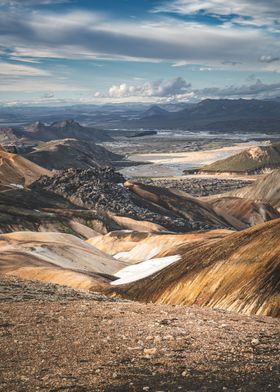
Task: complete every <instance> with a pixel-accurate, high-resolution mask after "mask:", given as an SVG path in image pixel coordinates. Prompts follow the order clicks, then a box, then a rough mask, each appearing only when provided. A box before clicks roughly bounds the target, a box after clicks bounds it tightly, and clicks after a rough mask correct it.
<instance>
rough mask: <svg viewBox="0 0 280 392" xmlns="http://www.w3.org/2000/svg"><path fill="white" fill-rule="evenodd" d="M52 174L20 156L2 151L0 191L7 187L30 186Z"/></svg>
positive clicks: (0, 155) (0, 152) (0, 156)
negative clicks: (42, 177)
mask: <svg viewBox="0 0 280 392" xmlns="http://www.w3.org/2000/svg"><path fill="white" fill-rule="evenodd" d="M50 175H51V172H50V171H49V170H46V169H44V168H43V167H41V166H38V165H37V164H35V163H33V162H30V161H29V160H28V159H25V158H23V157H22V156H20V155H17V154H12V153H8V152H6V151H3V150H0V190H2V189H5V188H6V187H10V186H14V185H21V186H28V185H30V184H31V183H32V182H34V181H36V180H38V178H40V177H41V176H50Z"/></svg>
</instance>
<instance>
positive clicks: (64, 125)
mask: <svg viewBox="0 0 280 392" xmlns="http://www.w3.org/2000/svg"><path fill="white" fill-rule="evenodd" d="M22 134H23V135H24V136H27V137H29V138H32V139H35V140H42V141H50V140H57V139H67V138H74V139H78V140H88V141H93V142H102V141H107V140H111V138H110V136H109V135H108V134H107V133H106V132H105V131H104V130H101V129H96V128H93V127H84V126H82V125H81V124H79V123H78V122H76V121H74V120H64V121H58V122H54V123H52V124H51V125H46V124H44V123H41V122H39V121H37V122H35V123H33V124H30V125H28V126H26V127H25V129H24V131H23V132H22Z"/></svg>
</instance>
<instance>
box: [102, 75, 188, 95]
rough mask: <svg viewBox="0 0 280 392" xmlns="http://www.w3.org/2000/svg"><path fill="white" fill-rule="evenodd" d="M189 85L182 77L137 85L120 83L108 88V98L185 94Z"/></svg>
mask: <svg viewBox="0 0 280 392" xmlns="http://www.w3.org/2000/svg"><path fill="white" fill-rule="evenodd" d="M190 87H191V84H190V83H187V82H186V81H185V80H184V79H183V78H181V77H177V78H174V79H171V80H167V81H166V80H157V81H148V82H145V83H143V84H138V85H128V84H126V83H122V84H119V85H113V86H112V87H110V88H109V91H108V96H109V97H110V98H125V97H142V98H144V97H145V98H146V97H172V96H175V95H178V94H185V93H186V92H187V91H188V90H189V88H190Z"/></svg>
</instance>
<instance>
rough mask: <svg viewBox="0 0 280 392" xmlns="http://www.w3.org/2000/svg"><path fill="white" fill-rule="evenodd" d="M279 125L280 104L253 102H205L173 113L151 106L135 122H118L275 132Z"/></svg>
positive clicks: (124, 124) (129, 124)
mask: <svg viewBox="0 0 280 392" xmlns="http://www.w3.org/2000/svg"><path fill="white" fill-rule="evenodd" d="M279 123H280V102H277V101H260V100H255V99H252V100H245V99H236V100H234V99H217V100H215V99H206V100H204V101H201V102H199V103H197V104H194V105H188V106H187V107H186V108H185V109H183V110H179V111H176V112H169V111H167V110H164V109H162V108H161V107H158V106H153V107H151V108H150V109H148V110H147V111H145V112H143V113H142V114H141V115H140V116H139V117H138V119H131V120H128V121H122V122H121V124H123V126H124V127H126V128H133V127H134V128H148V129H153V128H159V129H183V130H192V131H193V130H198V131H201V130H204V131H211V132H234V131H244V132H249V131H252V132H274V133H276V132H279Z"/></svg>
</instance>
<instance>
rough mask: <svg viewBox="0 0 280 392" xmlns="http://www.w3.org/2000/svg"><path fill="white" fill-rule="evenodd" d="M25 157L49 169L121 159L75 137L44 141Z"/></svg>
mask: <svg viewBox="0 0 280 392" xmlns="http://www.w3.org/2000/svg"><path fill="white" fill-rule="evenodd" d="M25 157H26V158H28V159H29V160H30V161H32V162H35V163H37V164H38V165H41V166H43V167H45V168H46V169H49V170H51V169H55V170H64V169H69V168H71V167H73V168H76V169H78V168H80V169H87V168H90V167H96V166H110V165H111V164H114V163H116V164H117V162H120V161H121V160H122V159H123V157H122V156H121V155H118V154H114V153H112V152H110V151H108V150H106V149H105V148H104V147H102V146H98V145H96V144H95V143H93V142H91V141H83V140H76V139H63V140H52V141H50V142H46V143H44V144H43V145H40V146H38V147H37V148H36V149H35V150H34V151H32V152H30V153H28V154H26V155H25Z"/></svg>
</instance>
